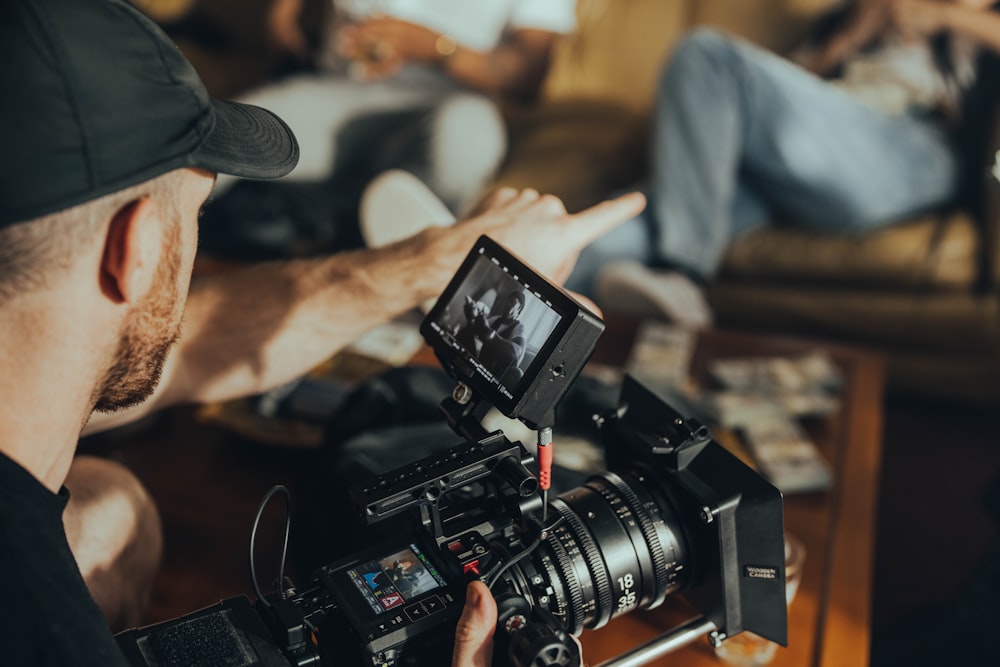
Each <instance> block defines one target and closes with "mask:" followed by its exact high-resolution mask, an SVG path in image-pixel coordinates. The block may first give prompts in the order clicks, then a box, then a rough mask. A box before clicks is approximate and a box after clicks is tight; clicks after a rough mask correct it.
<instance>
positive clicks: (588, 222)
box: [570, 192, 646, 246]
mask: <svg viewBox="0 0 1000 667" xmlns="http://www.w3.org/2000/svg"><path fill="white" fill-rule="evenodd" d="M644 208H646V197H645V196H644V195H643V194H642V193H641V192H630V193H629V194H627V195H622V196H621V197H617V198H615V199H609V200H608V201H604V202H601V203H600V204H597V205H595V206H591V207H590V208H588V209H586V210H584V211H581V212H579V213H577V214H576V215H574V216H573V218H574V222H573V224H572V225H571V226H570V230H572V233H574V234H577V235H579V237H580V238H581V239H582V240H583V241H584V242H583V243H582V244H581V246H583V245H587V244H589V243H590V242H591V241H593V240H594V239H596V238H597V237H598V236H600V235H601V234H604V233H605V232H608V231H610V230H612V229H614V228H615V227H617V226H618V225H619V224H621V223H623V222H625V221H626V220H630V219H632V218H634V217H635V216H637V215H639V213H641V212H642V209H644Z"/></svg>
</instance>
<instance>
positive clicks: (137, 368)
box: [94, 229, 180, 412]
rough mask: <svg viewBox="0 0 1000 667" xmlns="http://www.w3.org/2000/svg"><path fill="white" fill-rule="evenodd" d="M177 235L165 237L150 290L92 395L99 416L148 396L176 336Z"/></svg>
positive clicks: (124, 329) (126, 326) (125, 328)
mask: <svg viewBox="0 0 1000 667" xmlns="http://www.w3.org/2000/svg"><path fill="white" fill-rule="evenodd" d="M177 232H178V230H176V229H174V230H171V233H169V234H168V235H167V236H168V238H167V242H166V244H165V250H166V252H167V257H166V258H164V260H163V261H162V262H161V263H160V265H159V267H157V270H156V276H155V277H154V281H153V289H152V291H151V292H150V294H149V295H148V296H147V297H146V299H145V300H144V301H143V303H142V304H140V307H138V308H136V309H135V310H134V311H133V312H132V313H130V314H129V316H128V317H127V318H126V320H125V323H124V325H123V326H122V333H121V336H120V337H119V340H118V350H117V351H116V352H115V358H114V362H113V363H112V365H111V367H110V368H108V370H107V372H106V373H105V374H104V378H103V379H102V380H101V382H100V384H99V385H98V387H97V390H96V391H95V394H94V395H95V398H96V401H95V404H94V409H95V410H97V411H99V412H114V411H117V410H123V409H125V408H129V407H132V406H135V405H138V404H140V403H142V402H143V401H145V400H146V399H148V398H149V397H150V396H152V394H153V391H154V390H155V389H156V385H157V384H158V383H159V381H160V376H161V375H162V374H163V366H164V363H165V362H166V359H167V354H168V353H169V352H170V348H171V347H173V345H174V343H175V342H177V339H178V337H179V336H180V317H179V316H178V315H176V314H175V310H176V309H177V307H178V306H177V301H178V298H179V297H178V295H177V293H176V292H177V289H178V288H177V277H178V274H179V273H180V258H179V250H178V249H179V246H180V238H179V233H177Z"/></svg>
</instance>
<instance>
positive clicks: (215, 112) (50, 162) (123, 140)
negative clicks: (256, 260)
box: [0, 0, 299, 227]
mask: <svg viewBox="0 0 1000 667" xmlns="http://www.w3.org/2000/svg"><path fill="white" fill-rule="evenodd" d="M298 157H299V149H298V144H296V142H295V137H294V135H293V134H292V132H291V130H290V129H289V128H288V126H287V125H285V123H284V122H282V121H281V119H279V118H278V117H277V116H275V115H274V114H272V113H270V112H268V111H265V110H264V109H260V108H258V107H254V106H250V105H245V104H238V103H235V102H227V101H221V100H214V99H211V98H210V97H209V96H208V92H207V91H206V90H205V86H204V84H202V82H201V79H200V78H199V77H198V75H197V73H195V71H194V68H193V67H192V66H191V65H190V63H188V61H187V60H186V59H185V58H184V56H183V55H182V54H181V52H180V51H179V50H178V49H177V47H176V46H175V45H174V44H173V42H171V41H170V39H169V38H168V37H167V36H166V35H165V34H164V33H163V31H162V30H160V29H159V27H157V26H156V24H155V23H153V22H152V21H151V20H150V19H148V18H147V17H146V16H144V15H143V14H142V13H140V12H139V11H138V10H136V9H135V8H133V7H132V6H131V5H129V4H127V3H125V2H122V1H121V0H0V227H3V226H7V225H9V224H11V223H14V222H19V221H23V220H30V219H32V218H36V217H39V216H42V215H46V214H49V213H54V212H56V211H60V210H63V209H66V208H69V207H71V206H75V205H77V204H82V203H84V202H86V201H89V200H91V199H95V198H97V197H100V196H102V195H106V194H109V193H112V192H115V191H117V190H121V189H123V188H126V187H128V186H131V185H136V184H138V183H141V182H143V181H146V180H149V179H151V178H154V177H156V176H159V175H161V174H164V173H166V172H168V171H171V170H173V169H178V168H181V167H200V168H202V169H206V170H209V171H213V172H223V173H227V174H233V175H234V176H240V177H243V178H254V179H269V178H277V177H279V176H283V175H285V174H287V173H288V172H290V171H291V170H292V168H293V167H295V164H296V163H297V162H298Z"/></svg>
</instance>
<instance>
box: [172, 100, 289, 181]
mask: <svg viewBox="0 0 1000 667" xmlns="http://www.w3.org/2000/svg"><path fill="white" fill-rule="evenodd" d="M212 106H213V108H214V110H215V126H214V127H213V128H212V132H211V134H209V135H208V137H207V138H206V139H205V141H204V142H203V143H202V144H201V146H199V147H198V150H197V151H195V153H194V154H193V155H192V156H191V158H192V159H193V160H194V162H195V163H196V164H197V166H199V167H202V168H204V169H208V170H210V171H215V172H219V173H223V174H231V175H233V176H239V177H241V178H254V179H271V178H279V177H281V176H284V175H285V174H287V173H288V172H290V171H291V170H292V169H294V168H295V165H296V164H297V163H298V161H299V145H298V142H296V141H295V135H294V134H293V133H292V131H291V129H290V128H289V127H288V126H287V125H286V124H285V122H284V121H283V120H281V119H280V118H278V117H277V116H275V115H274V114H273V113H271V112H270V111H267V110H266V109H261V108H260V107H255V106H252V105H249V104H241V103H239V102H228V101H224V100H212Z"/></svg>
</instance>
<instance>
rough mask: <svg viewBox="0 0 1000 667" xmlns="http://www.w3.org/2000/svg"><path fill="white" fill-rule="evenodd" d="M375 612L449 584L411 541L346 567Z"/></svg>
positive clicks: (383, 610) (401, 605) (401, 603)
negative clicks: (400, 547)
mask: <svg viewBox="0 0 1000 667" xmlns="http://www.w3.org/2000/svg"><path fill="white" fill-rule="evenodd" d="M344 573H345V574H346V576H347V577H348V578H349V579H350V581H351V583H352V584H353V585H354V588H355V589H356V590H357V591H358V593H359V594H360V595H361V597H362V598H364V600H365V602H366V603H368V609H369V610H370V611H371V612H372V613H373V614H375V615H379V614H384V613H385V612H387V611H389V610H391V609H395V608H397V607H403V606H404V605H405V604H406V603H408V602H410V601H411V600H413V599H414V598H416V597H418V596H420V595H423V594H424V593H428V592H430V591H433V590H437V589H438V588H442V587H444V586H446V585H447V582H446V581H445V580H444V579H443V578H442V576H441V575H440V574H439V573H438V571H437V568H435V567H434V564H433V563H431V562H430V561H429V560H428V559H427V557H426V556H425V555H424V554H423V552H421V551H420V549H419V548H418V547H417V546H416V545H413V544H411V545H410V546H409V547H406V548H403V549H400V550H399V551H396V552H394V553H391V554H386V555H384V556H382V557H380V558H374V559H372V560H369V561H365V562H363V563H358V564H357V565H354V566H353V567H351V568H349V569H347V570H344Z"/></svg>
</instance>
